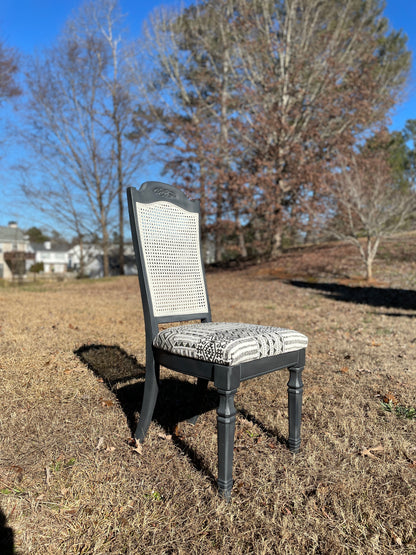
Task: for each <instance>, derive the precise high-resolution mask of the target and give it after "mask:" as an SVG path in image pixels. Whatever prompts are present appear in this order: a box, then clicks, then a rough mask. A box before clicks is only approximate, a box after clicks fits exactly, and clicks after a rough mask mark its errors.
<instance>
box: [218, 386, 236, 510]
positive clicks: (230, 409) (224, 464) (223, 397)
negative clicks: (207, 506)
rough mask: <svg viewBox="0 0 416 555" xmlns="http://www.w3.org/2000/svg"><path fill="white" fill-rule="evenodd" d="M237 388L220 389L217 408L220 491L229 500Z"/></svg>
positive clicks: (231, 480) (231, 484)
mask: <svg viewBox="0 0 416 555" xmlns="http://www.w3.org/2000/svg"><path fill="white" fill-rule="evenodd" d="M236 392H237V390H236V389H233V390H230V391H228V390H227V391H225V390H221V389H218V393H219V396H220V402H219V405H218V409H217V433H218V491H219V493H220V495H221V496H222V497H224V498H225V499H226V500H227V501H229V500H230V498H231V488H232V486H233V451H234V432H235V415H236V412H237V411H236V409H235V406H234V395H235V393H236Z"/></svg>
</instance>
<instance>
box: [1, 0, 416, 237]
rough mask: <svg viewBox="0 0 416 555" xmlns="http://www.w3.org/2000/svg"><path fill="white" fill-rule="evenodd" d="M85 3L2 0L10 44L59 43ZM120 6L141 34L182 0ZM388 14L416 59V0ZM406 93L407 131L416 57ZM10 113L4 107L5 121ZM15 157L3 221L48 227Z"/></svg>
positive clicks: (397, 119) (392, 6)
mask: <svg viewBox="0 0 416 555" xmlns="http://www.w3.org/2000/svg"><path fill="white" fill-rule="evenodd" d="M98 1H99V0H98ZM339 1H340V2H342V1H343V0H339ZM81 3H82V0H0V32H1V35H2V36H3V37H4V38H5V39H6V42H7V43H8V44H9V45H11V46H14V47H16V48H17V49H18V50H20V51H21V52H22V53H23V54H31V53H33V52H36V50H37V49H42V48H44V47H46V46H50V45H51V44H52V43H53V41H54V39H55V38H56V36H57V35H58V34H59V32H60V31H61V29H62V27H63V26H64V24H65V21H66V19H67V18H68V17H69V16H70V15H71V12H72V11H73V10H74V9H76V8H77V7H78V6H79V5H80V4H81ZM120 4H121V8H122V10H123V12H124V13H126V14H127V21H126V23H127V25H128V26H129V28H130V30H131V33H132V35H134V36H137V35H139V32H140V29H141V25H142V23H143V21H144V20H145V19H146V18H147V17H148V16H149V14H150V13H151V11H152V10H153V9H154V8H155V7H156V6H160V5H176V4H178V1H177V0H165V1H163V0H120ZM385 15H386V16H387V17H388V19H389V20H390V22H391V24H392V27H393V28H394V29H396V30H399V29H402V30H403V31H404V32H405V33H406V34H407V36H408V47H409V49H410V50H411V51H412V53H413V57H414V58H415V56H416V54H415V53H416V0H387V7H386V10H385ZM406 96H407V98H406V101H405V102H404V103H403V104H402V105H400V106H398V107H397V108H396V110H395V113H393V114H392V125H391V128H392V129H397V130H401V129H402V128H403V127H404V124H405V122H406V120H407V119H409V118H416V72H415V59H413V70H412V77H411V80H410V83H409V88H408V91H407V95H406ZM4 116H5V113H4V109H3V110H2V113H1V117H2V119H3V118H4ZM0 132H4V130H3V131H0ZM11 158H12V155H11V152H10V150H9V151H7V150H6V156H5V157H3V158H2V159H1V160H0V225H7V222H8V220H11V219H14V220H17V221H18V222H19V224H20V226H21V227H22V228H28V227H31V226H32V225H36V226H39V227H42V226H43V227H45V225H46V222H45V220H44V217H43V216H42V215H41V214H37V213H34V212H33V211H32V210H31V209H29V208H28V207H25V206H24V204H23V203H22V201H23V198H22V197H21V195H20V194H19V192H18V190H17V188H16V187H15V185H14V183H13V180H14V178H13V174H12V173H11V172H10V171H9V170H8V167H9V165H10V163H11V161H12V160H11ZM146 171H147V172H154V171H155V170H154V169H153V168H152V169H151V168H149V169H148V170H146V169H144V173H143V181H145V180H147V179H158V178H160V176H159V175H155V174H154V173H152V175H149V174H148V173H146Z"/></svg>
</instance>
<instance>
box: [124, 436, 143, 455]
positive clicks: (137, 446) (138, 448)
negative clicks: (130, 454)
mask: <svg viewBox="0 0 416 555" xmlns="http://www.w3.org/2000/svg"><path fill="white" fill-rule="evenodd" d="M127 443H128V444H129V445H130V447H131V448H132V451H134V452H135V453H137V454H138V455H141V454H142V453H143V447H142V444H141V443H140V441H139V440H137V439H136V438H134V437H131V438H130V439H128V440H127Z"/></svg>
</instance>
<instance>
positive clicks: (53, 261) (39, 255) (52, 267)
mask: <svg viewBox="0 0 416 555" xmlns="http://www.w3.org/2000/svg"><path fill="white" fill-rule="evenodd" d="M30 247H31V250H32V251H33V252H34V254H35V262H36V263H43V271H44V273H45V274H50V273H56V274H63V273H65V272H66V271H67V269H68V262H69V253H68V248H67V247H65V246H62V247H61V246H55V247H52V245H51V242H50V241H45V242H44V243H32V244H31V245H30Z"/></svg>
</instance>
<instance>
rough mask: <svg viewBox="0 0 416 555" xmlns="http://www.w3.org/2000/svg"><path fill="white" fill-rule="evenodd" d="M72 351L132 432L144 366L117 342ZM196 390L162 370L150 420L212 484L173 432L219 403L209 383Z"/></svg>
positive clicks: (199, 461) (190, 450) (200, 462)
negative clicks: (115, 403)
mask: <svg viewBox="0 0 416 555" xmlns="http://www.w3.org/2000/svg"><path fill="white" fill-rule="evenodd" d="M74 353H75V354H76V355H77V356H78V357H79V358H80V359H81V361H82V362H83V363H84V364H86V365H87V366H88V368H89V369H90V370H91V371H92V372H93V373H94V374H95V375H96V376H97V378H100V379H102V380H103V382H104V383H105V385H106V386H107V387H108V389H109V390H110V391H111V392H112V393H113V394H114V395H115V396H116V398H117V400H118V402H119V404H120V406H121V408H122V410H123V412H124V414H125V415H126V418H127V423H128V426H129V429H130V431H131V434H132V436H133V435H134V432H135V429H136V425H137V418H136V414H137V412H140V410H141V403H142V399H143V392H144V376H145V367H144V366H143V365H142V364H140V363H139V362H138V361H137V359H136V358H135V357H134V356H132V355H129V354H128V353H126V351H124V350H123V349H122V348H121V347H119V346H118V345H96V344H91V345H83V346H82V347H80V348H79V349H77V350H76V351H74ZM196 391H197V389H196V386H195V383H191V382H188V381H185V380H181V379H177V378H175V377H172V376H169V377H167V378H164V377H163V370H162V372H161V380H160V386H159V395H158V400H157V403H156V407H155V411H154V414H153V420H154V421H155V422H157V423H158V424H159V425H160V426H161V427H162V428H163V430H164V432H165V433H166V434H167V435H171V436H172V441H173V443H174V444H175V445H176V446H177V447H178V448H179V449H180V450H181V451H182V452H183V453H184V454H185V455H186V456H187V457H188V458H189V459H190V461H191V463H192V464H193V466H194V467H195V468H196V469H197V470H198V471H200V472H202V473H204V474H205V475H206V476H207V477H208V478H209V480H210V481H211V483H212V485H213V486H215V484H216V478H215V477H214V476H213V474H212V472H211V471H210V470H209V468H208V466H207V464H206V463H205V461H204V459H203V458H202V457H201V456H200V455H199V454H198V453H197V451H196V450H195V449H193V448H192V447H191V446H190V445H189V444H188V443H187V441H186V437H184V436H182V435H179V434H177V433H176V426H177V424H178V423H180V422H183V421H190V422H192V419H193V418H194V417H195V416H196V415H197V414H204V413H205V412H209V411H211V410H214V409H216V408H217V406H218V401H219V399H218V393H217V391H216V390H215V389H214V388H210V387H209V388H208V389H207V391H206V392H204V393H203V394H196ZM237 410H238V412H239V414H240V415H241V416H242V417H243V418H245V419H246V420H248V421H250V422H252V423H254V424H256V425H257V426H258V427H259V428H260V429H261V431H262V432H263V433H264V434H265V435H267V436H269V437H273V438H274V439H275V441H276V442H278V443H281V444H283V445H286V444H287V441H286V439H285V438H284V437H282V436H281V435H280V434H278V433H277V432H276V431H274V430H271V429H269V428H267V427H266V426H264V425H263V424H262V423H261V422H260V421H258V420H257V418H256V417H255V416H253V415H252V414H251V413H249V412H248V411H246V410H245V409H243V408H238V409H237Z"/></svg>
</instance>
